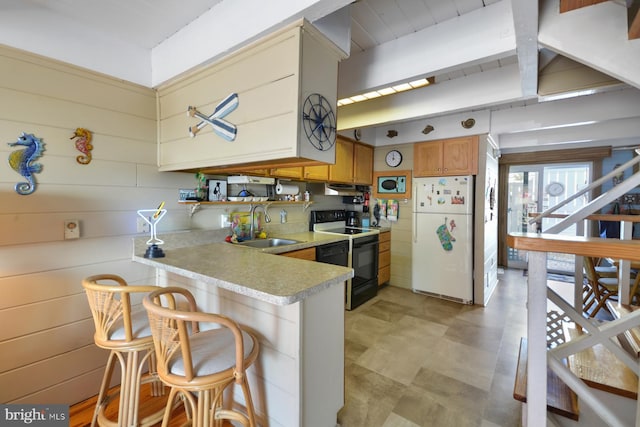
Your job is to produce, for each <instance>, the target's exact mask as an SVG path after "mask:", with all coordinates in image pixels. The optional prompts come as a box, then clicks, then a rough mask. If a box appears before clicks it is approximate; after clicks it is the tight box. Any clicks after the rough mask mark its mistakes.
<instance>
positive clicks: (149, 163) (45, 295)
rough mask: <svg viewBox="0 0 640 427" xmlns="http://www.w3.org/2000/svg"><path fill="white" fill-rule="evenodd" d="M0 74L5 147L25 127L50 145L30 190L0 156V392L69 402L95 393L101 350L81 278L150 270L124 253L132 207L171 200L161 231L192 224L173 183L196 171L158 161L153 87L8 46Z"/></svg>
mask: <svg viewBox="0 0 640 427" xmlns="http://www.w3.org/2000/svg"><path fill="white" fill-rule="evenodd" d="M0 75H2V79H0V99H2V101H3V102H2V103H0V139H1V140H2V143H1V144H0V156H1V157H4V158H5V159H7V158H8V156H9V155H10V153H11V152H13V151H14V150H16V149H17V148H15V147H9V146H8V145H7V143H9V142H14V141H16V140H17V138H18V136H20V134H21V133H22V132H27V133H33V134H35V135H36V136H37V137H39V138H41V139H42V140H43V142H44V143H45V144H46V145H45V151H44V154H43V156H42V157H41V158H40V159H39V160H38V162H39V163H41V164H42V166H43V168H42V172H41V173H39V174H36V180H37V182H38V187H37V190H36V191H35V193H33V194H31V195H26V196H21V195H18V194H17V193H16V192H15V191H14V185H15V183H16V182H18V181H22V180H23V179H22V177H21V176H20V175H19V174H18V173H16V172H15V171H14V170H13V169H11V168H10V167H9V165H8V162H7V161H6V160H5V161H3V162H0V292H1V295H2V297H1V298H0V325H2V326H1V327H0V402H3V403H41V404H47V403H62V404H64V403H66V404H73V403H76V402H78V401H81V400H83V399H85V398H87V397H90V396H92V395H95V394H96V392H97V389H98V384H99V381H100V380H101V376H102V372H103V367H104V363H105V361H106V357H107V353H106V352H105V351H104V350H100V349H98V348H97V347H96V346H95V345H94V343H93V331H94V327H93V321H92V320H91V317H90V313H89V309H88V305H87V301H86V297H85V295H84V292H83V291H82V287H81V279H82V278H83V277H85V276H88V275H90V274H97V273H106V272H109V273H116V274H120V275H122V276H123V277H125V278H126V279H127V280H129V281H130V282H131V283H144V282H147V281H148V280H150V279H152V278H154V274H153V272H151V271H149V269H148V268H146V267H142V266H140V265H137V264H134V263H133V262H132V261H131V251H132V242H131V238H132V236H133V235H135V232H136V216H137V215H136V210H138V209H144V208H155V207H156V206H158V204H159V202H160V201H162V200H166V201H167V209H168V210H169V212H168V215H166V217H165V218H166V222H165V223H164V224H163V227H164V229H171V230H178V229H185V228H189V227H190V223H191V220H190V218H189V216H188V215H187V214H186V212H185V211H184V208H183V207H182V206H178V204H177V189H178V188H180V187H187V188H188V187H194V184H195V179H194V177H193V176H192V175H191V174H183V173H173V174H161V173H159V172H158V171H157V169H158V168H157V166H156V95H155V92H154V91H153V90H151V89H148V88H144V87H140V86H136V85H132V84H127V83H124V82H122V81H119V80H115V79H111V78H108V77H105V76H102V75H99V74H96V73H91V72H87V71H85V70H82V69H79V68H77V67H72V66H68V65H65V64H62V63H59V62H54V61H50V60H48V59H44V58H41V57H38V56H35V55H31V54H27V53H24V52H20V51H18V50H13V49H9V48H5V47H0ZM77 127H84V128H87V129H89V130H91V131H92V132H93V145H94V147H95V148H94V149H93V153H92V154H93V160H92V161H91V163H90V164H88V165H80V164H78V163H77V162H76V156H78V155H79V154H81V153H80V152H79V151H77V150H76V149H75V141H74V140H71V139H70V138H71V137H72V135H73V132H74V130H75V129H76V128H77ZM67 219H78V220H79V221H80V227H81V231H80V239H78V240H64V239H63V226H64V220H67Z"/></svg>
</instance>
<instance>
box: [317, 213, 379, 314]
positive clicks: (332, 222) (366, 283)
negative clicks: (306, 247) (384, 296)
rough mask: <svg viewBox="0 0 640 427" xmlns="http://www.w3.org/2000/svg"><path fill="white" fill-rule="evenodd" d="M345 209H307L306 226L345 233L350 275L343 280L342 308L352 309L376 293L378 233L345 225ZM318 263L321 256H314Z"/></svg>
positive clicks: (328, 232)
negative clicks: (344, 284)
mask: <svg viewBox="0 0 640 427" xmlns="http://www.w3.org/2000/svg"><path fill="white" fill-rule="evenodd" d="M346 217H347V215H346V211H345V210H322V211H311V219H310V221H309V229H310V231H313V232H315V233H325V234H339V235H344V236H348V242H349V252H348V257H347V266H348V267H351V268H353V274H354V276H353V278H352V279H350V280H348V281H347V287H346V292H345V307H346V309H347V310H352V309H354V308H356V307H357V306H359V305H361V304H362V303H364V302H366V301H368V300H370V299H371V298H373V297H374V296H376V295H377V293H378V249H379V248H378V234H380V231H379V230H376V229H371V228H359V227H347V226H346ZM317 261H320V262H322V259H317Z"/></svg>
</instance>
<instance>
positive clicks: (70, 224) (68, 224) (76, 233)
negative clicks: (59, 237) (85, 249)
mask: <svg viewBox="0 0 640 427" xmlns="http://www.w3.org/2000/svg"><path fill="white" fill-rule="evenodd" d="M79 238H80V221H78V220H77V219H68V220H66V221H65V222H64V239H65V240H69V239H79Z"/></svg>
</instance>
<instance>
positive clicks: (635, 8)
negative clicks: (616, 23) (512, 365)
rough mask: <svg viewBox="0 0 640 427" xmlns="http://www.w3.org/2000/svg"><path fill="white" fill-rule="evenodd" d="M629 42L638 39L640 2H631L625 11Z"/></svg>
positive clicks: (639, 36) (634, 0)
mask: <svg viewBox="0 0 640 427" xmlns="http://www.w3.org/2000/svg"><path fill="white" fill-rule="evenodd" d="M627 18H628V21H629V40H635V39H639V38H640V0H633V1H632V2H631V5H630V6H629V9H627Z"/></svg>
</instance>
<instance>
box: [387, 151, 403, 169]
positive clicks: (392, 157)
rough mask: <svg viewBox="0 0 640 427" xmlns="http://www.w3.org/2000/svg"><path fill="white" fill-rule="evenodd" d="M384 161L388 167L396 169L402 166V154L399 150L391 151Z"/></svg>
mask: <svg viewBox="0 0 640 427" xmlns="http://www.w3.org/2000/svg"><path fill="white" fill-rule="evenodd" d="M384 161H385V162H386V163H387V165H388V166H391V167H392V168H396V167H398V166H400V163H402V153H401V152H399V151H398V150H391V151H389V152H388V153H387V155H386V156H385V158H384Z"/></svg>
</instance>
